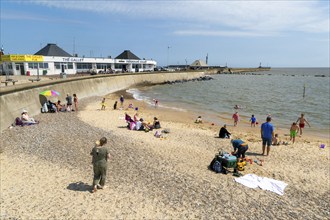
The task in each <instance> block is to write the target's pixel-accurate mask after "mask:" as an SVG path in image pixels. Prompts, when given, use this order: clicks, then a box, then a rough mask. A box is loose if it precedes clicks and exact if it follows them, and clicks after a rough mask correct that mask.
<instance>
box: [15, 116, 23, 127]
mask: <svg viewBox="0 0 330 220" xmlns="http://www.w3.org/2000/svg"><path fill="white" fill-rule="evenodd" d="M15 125H16V126H23V122H22V120H21V119H20V118H19V117H17V118H16V119H15Z"/></svg>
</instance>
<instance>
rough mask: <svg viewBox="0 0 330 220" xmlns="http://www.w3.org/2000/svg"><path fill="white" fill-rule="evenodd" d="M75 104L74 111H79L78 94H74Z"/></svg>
mask: <svg viewBox="0 0 330 220" xmlns="http://www.w3.org/2000/svg"><path fill="white" fill-rule="evenodd" d="M73 103H74V110H75V111H76V112H77V111H78V97H77V94H73Z"/></svg>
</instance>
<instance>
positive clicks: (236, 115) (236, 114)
mask: <svg viewBox="0 0 330 220" xmlns="http://www.w3.org/2000/svg"><path fill="white" fill-rule="evenodd" d="M232 118H233V119H234V126H237V123H238V121H239V114H238V112H235V114H233V117H232Z"/></svg>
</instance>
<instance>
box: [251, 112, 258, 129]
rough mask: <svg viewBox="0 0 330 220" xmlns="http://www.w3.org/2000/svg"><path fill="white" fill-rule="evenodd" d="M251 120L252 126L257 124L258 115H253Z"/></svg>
mask: <svg viewBox="0 0 330 220" xmlns="http://www.w3.org/2000/svg"><path fill="white" fill-rule="evenodd" d="M250 122H251V127H252V126H253V127H255V126H256V123H257V119H256V117H254V115H252V116H251V119H250Z"/></svg>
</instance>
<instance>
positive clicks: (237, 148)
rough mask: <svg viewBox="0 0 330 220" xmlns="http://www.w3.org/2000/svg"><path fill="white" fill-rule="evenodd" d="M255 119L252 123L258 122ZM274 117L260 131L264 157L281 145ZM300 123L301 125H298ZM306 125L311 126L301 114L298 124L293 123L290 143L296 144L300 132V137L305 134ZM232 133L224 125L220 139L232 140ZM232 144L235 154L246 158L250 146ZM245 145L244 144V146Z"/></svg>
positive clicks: (234, 141)
mask: <svg viewBox="0 0 330 220" xmlns="http://www.w3.org/2000/svg"><path fill="white" fill-rule="evenodd" d="M253 118H254V115H252V118H251V119H252V122H251V123H253V122H256V120H255V119H253ZM271 121H272V117H271V116H270V115H269V116H267V118H266V122H264V123H263V124H262V125H261V129H260V134H261V139H262V155H266V156H268V155H269V152H270V148H271V146H272V145H279V144H280V140H279V137H278V134H275V132H274V130H275V128H274V126H273V124H272V123H271ZM298 122H299V124H298ZM305 124H307V125H308V126H310V124H309V122H308V121H307V120H306V119H305V117H304V114H301V116H300V117H299V118H298V120H297V121H296V122H293V123H292V125H291V128H290V141H292V143H294V142H295V137H296V135H297V134H298V132H299V131H300V135H302V133H303V128H304V127H305ZM230 135H231V133H230V132H229V131H228V130H227V128H226V125H224V126H223V127H222V128H221V129H220V132H219V138H230ZM231 143H232V145H233V147H234V154H235V155H237V156H238V157H241V156H242V157H243V158H244V157H245V152H246V151H247V150H248V145H247V144H246V143H245V142H244V141H242V140H240V139H237V140H231ZM243 143H244V144H243Z"/></svg>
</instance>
